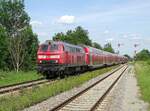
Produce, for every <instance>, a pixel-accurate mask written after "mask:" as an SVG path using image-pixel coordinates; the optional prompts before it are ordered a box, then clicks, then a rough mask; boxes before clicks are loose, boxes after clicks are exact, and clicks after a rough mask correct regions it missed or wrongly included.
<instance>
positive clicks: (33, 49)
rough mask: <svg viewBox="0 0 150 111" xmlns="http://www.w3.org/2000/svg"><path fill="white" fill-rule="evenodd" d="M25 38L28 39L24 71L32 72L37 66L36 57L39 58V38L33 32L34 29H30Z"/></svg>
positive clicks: (23, 65)
mask: <svg viewBox="0 0 150 111" xmlns="http://www.w3.org/2000/svg"><path fill="white" fill-rule="evenodd" d="M24 36H25V37H26V41H25V43H26V44H25V45H26V46H27V48H26V51H25V52H26V56H25V58H24V59H25V61H24V62H23V64H22V67H21V68H22V69H23V70H32V69H33V68H34V67H35V65H36V57H37V49H38V38H37V35H36V34H34V33H33V32H32V28H31V27H28V28H27V29H26V30H25V32H24Z"/></svg>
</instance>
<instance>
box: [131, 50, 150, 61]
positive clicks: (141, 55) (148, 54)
mask: <svg viewBox="0 0 150 111" xmlns="http://www.w3.org/2000/svg"><path fill="white" fill-rule="evenodd" d="M134 58H135V60H142V61H147V60H150V51H149V50H147V49H143V50H141V51H140V52H138V53H137V54H136V55H135V57H134Z"/></svg>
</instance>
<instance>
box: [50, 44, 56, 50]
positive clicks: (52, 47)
mask: <svg viewBox="0 0 150 111" xmlns="http://www.w3.org/2000/svg"><path fill="white" fill-rule="evenodd" d="M57 50H58V45H57V44H51V45H50V51H57Z"/></svg>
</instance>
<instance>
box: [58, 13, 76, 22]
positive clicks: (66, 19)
mask: <svg viewBox="0 0 150 111" xmlns="http://www.w3.org/2000/svg"><path fill="white" fill-rule="evenodd" d="M74 22H75V16H69V15H64V16H61V17H60V18H59V19H58V23H61V24H73V23H74Z"/></svg>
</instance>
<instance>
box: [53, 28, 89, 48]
mask: <svg viewBox="0 0 150 111" xmlns="http://www.w3.org/2000/svg"><path fill="white" fill-rule="evenodd" d="M53 40H60V41H65V42H68V43H71V44H76V45H77V44H85V45H89V46H92V42H91V40H90V39H89V36H88V31H87V30H84V29H83V28H82V27H81V26H78V27H77V28H75V30H68V31H67V32H66V34H64V33H62V32H61V33H57V34H55V36H54V37H53Z"/></svg>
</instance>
